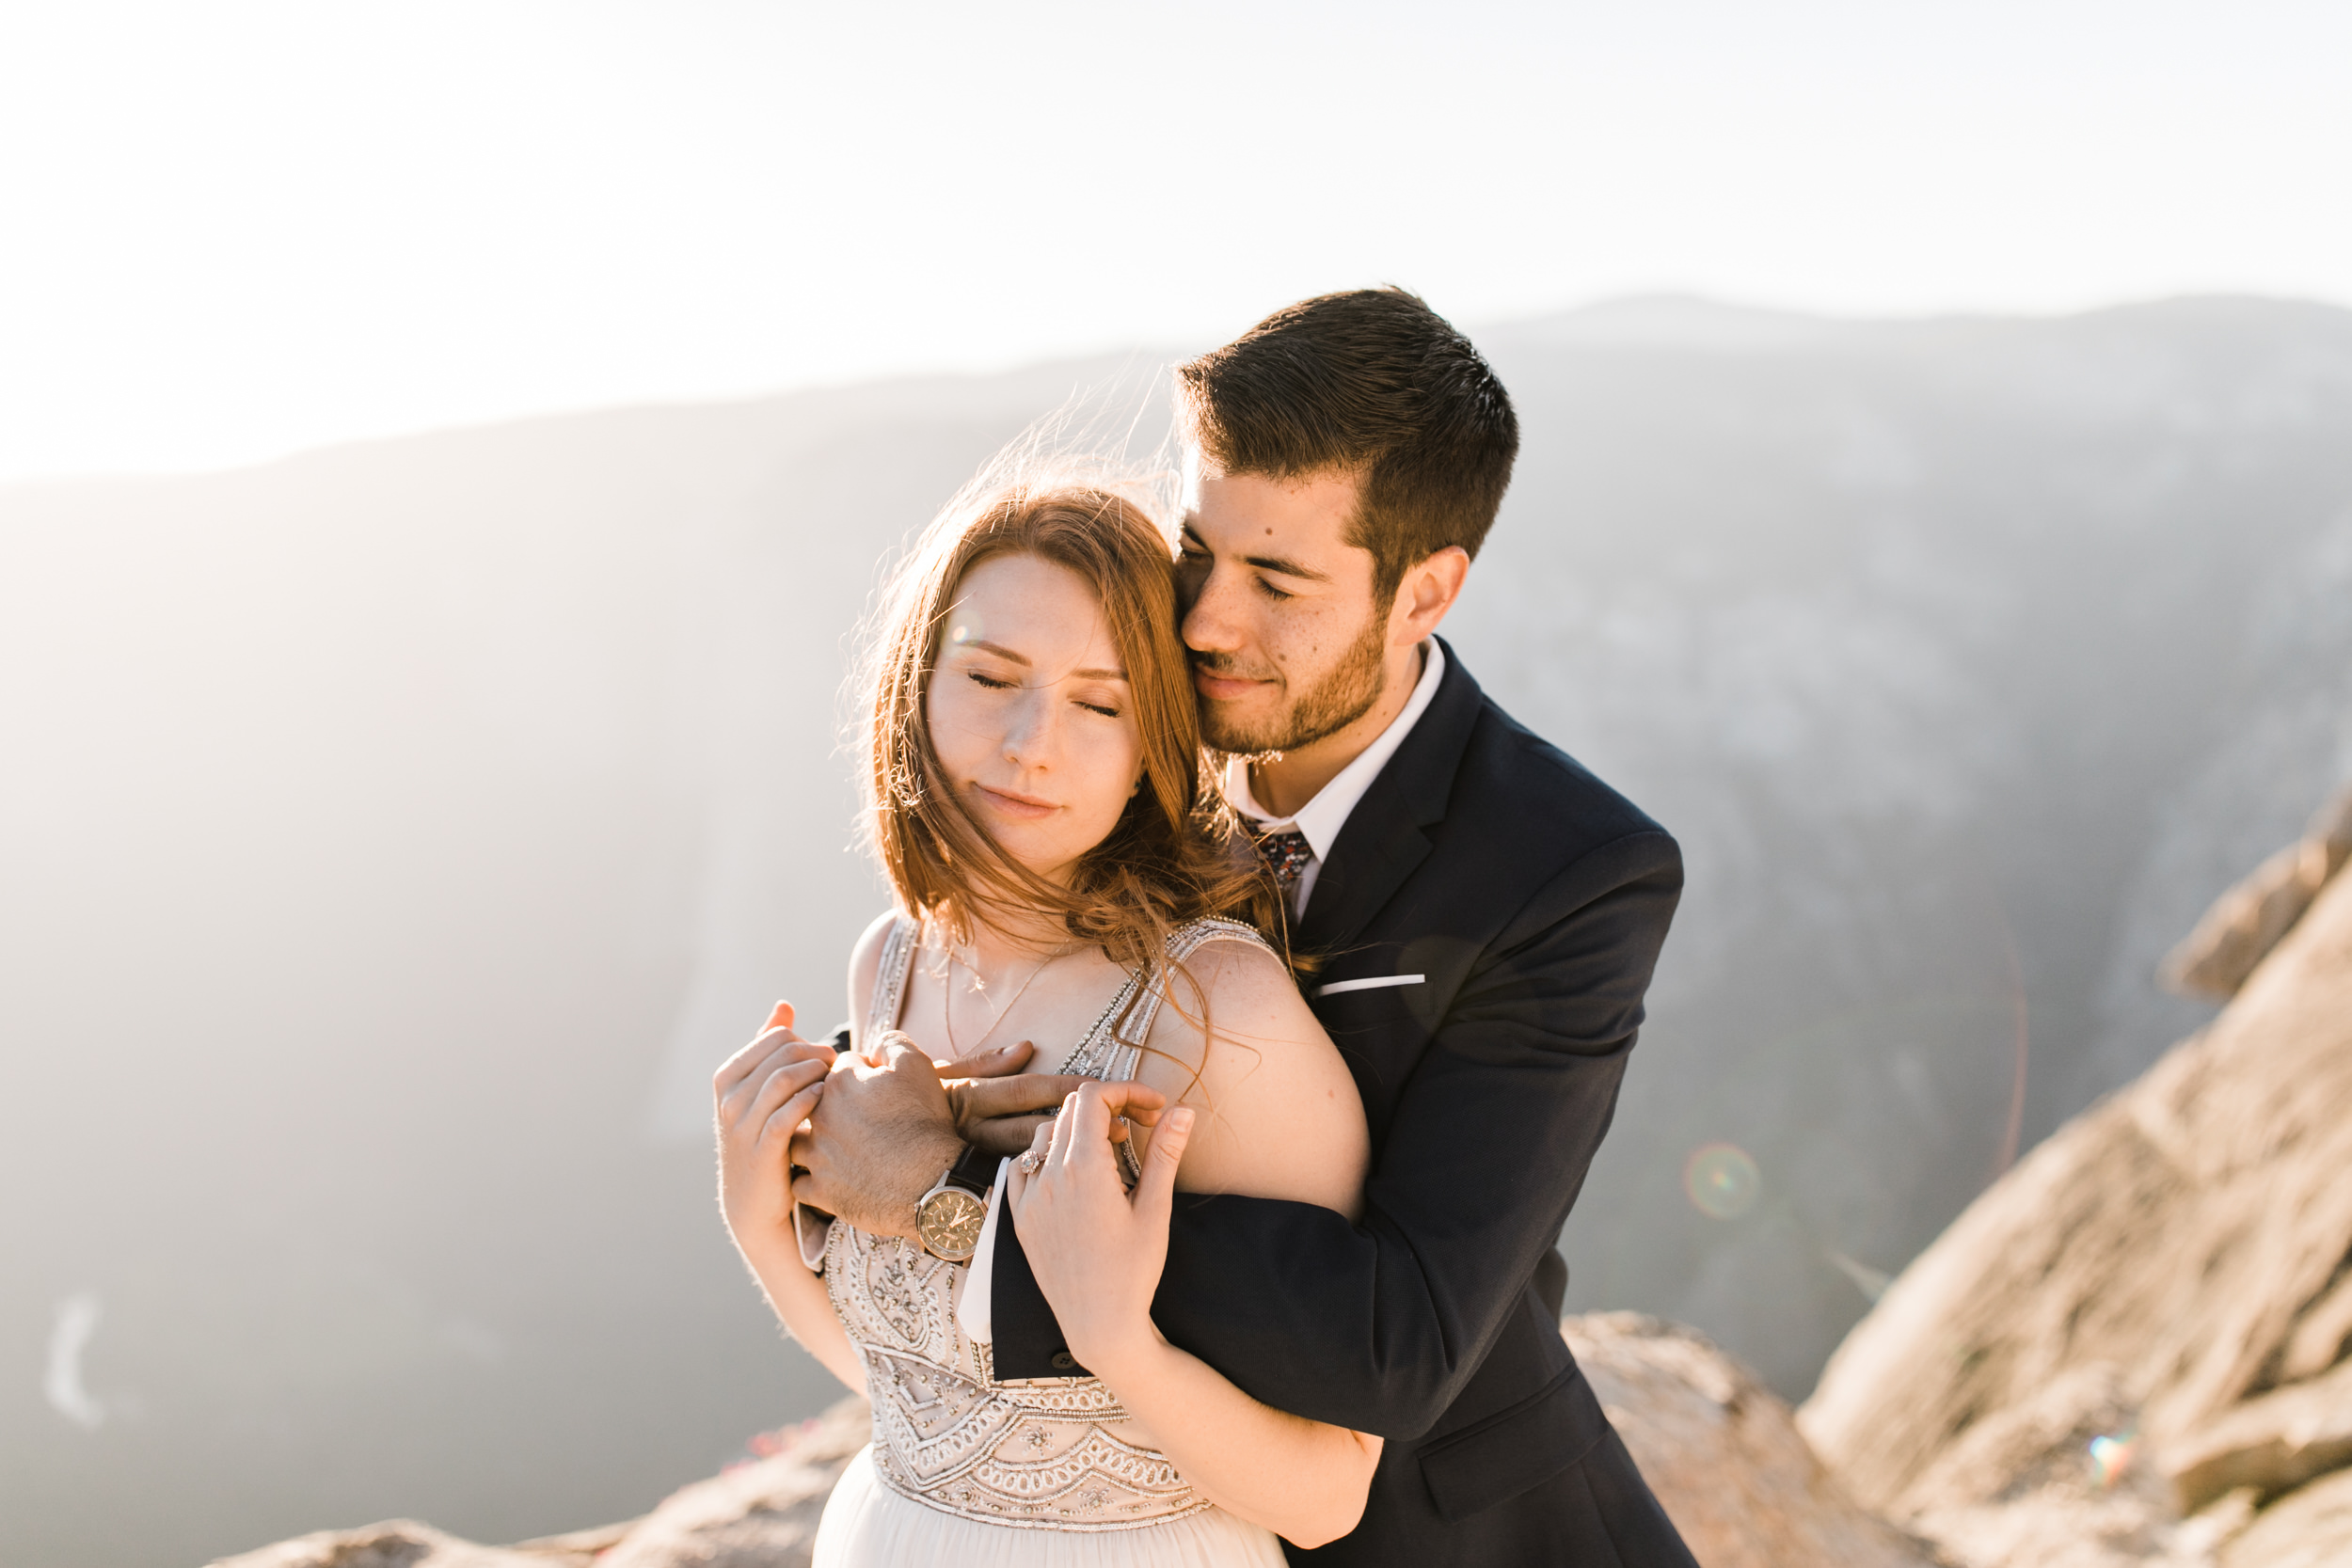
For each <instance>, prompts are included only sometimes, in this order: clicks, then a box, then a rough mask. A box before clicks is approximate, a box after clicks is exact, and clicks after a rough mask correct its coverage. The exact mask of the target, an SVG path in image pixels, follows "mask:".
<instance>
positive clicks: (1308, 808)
mask: <svg viewBox="0 0 2352 1568" xmlns="http://www.w3.org/2000/svg"><path fill="white" fill-rule="evenodd" d="M1444 673H1445V649H1444V648H1443V646H1441V645H1440V644H1439V643H1438V640H1437V639H1436V638H1434V637H1432V638H1430V639H1428V640H1427V641H1424V642H1422V669H1421V679H1420V680H1419V681H1417V682H1415V683H1414V685H1413V694H1412V696H1411V697H1409V698H1407V699H1406V704H1405V708H1404V711H1403V712H1401V713H1399V714H1398V715H1397V716H1396V717H1395V718H1394V719H1391V721H1389V727H1388V728H1387V729H1385V730H1382V731H1381V732H1380V734H1379V735H1378V736H1375V738H1374V740H1373V743H1372V744H1371V745H1369V746H1367V747H1365V748H1364V749H1363V750H1362V751H1360V752H1357V753H1356V756H1355V759H1354V760H1353V761H1351V762H1349V763H1348V765H1347V766H1346V767H1345V768H1341V769H1340V770H1339V771H1338V772H1337V773H1335V774H1333V775H1332V776H1331V782H1330V783H1329V784H1325V785H1324V786H1323V787H1322V788H1321V789H1319V790H1317V791H1315V795H1314V799H1313V800H1309V801H1308V802H1307V803H1306V804H1305V805H1303V806H1301V807H1299V808H1298V810H1297V811H1295V812H1294V813H1292V814H1291V815H1290V816H1287V817H1278V816H1275V815H1274V814H1273V813H1271V812H1269V811H1267V810H1266V809H1265V808H1264V807H1263V806H1261V805H1260V804H1258V801H1257V798H1256V797H1255V796H1253V795H1251V794H1250V793H1249V764H1248V761H1247V760H1245V759H1243V758H1241V757H1230V758H1228V759H1227V760H1226V764H1225V799H1226V801H1227V803H1229V804H1230V805H1232V808H1233V809H1234V810H1235V811H1237V812H1239V813H1241V814H1242V816H1246V817H1248V818H1249V819H1250V820H1251V821H1252V822H1253V823H1255V824H1256V825H1257V828H1258V831H1259V832H1288V831H1291V830H1294V829H1295V830H1296V831H1297V832H1300V833H1303V834H1304V835H1306V839H1307V847H1308V848H1310V849H1312V850H1313V851H1314V852H1315V859H1317V860H1319V861H1321V860H1328V859H1329V858H1330V856H1331V846H1332V845H1334V844H1336V843H1337V842H1339V836H1340V830H1341V829H1342V828H1343V827H1345V826H1346V825H1347V818H1348V814H1349V813H1351V812H1353V811H1354V810H1355V809H1356V802H1357V801H1359V800H1362V799H1363V798H1364V791H1366V790H1368V789H1370V788H1371V787H1372V781H1373V780H1375V779H1376V778H1378V777H1379V776H1380V769H1382V768H1386V767H1387V766H1388V765H1389V759H1390V758H1391V757H1392V756H1394V755H1396V749H1397V748H1398V747H1399V746H1402V745H1404V744H1405V737H1406V736H1407V735H1409V734H1411V733H1412V729H1413V725H1414V723H1415V722H1417V721H1419V720H1420V718H1421V716H1422V714H1423V713H1424V712H1426V711H1427V710H1428V707H1429V705H1430V703H1431V701H1432V700H1433V699H1435V698H1436V696H1437V695H1438V678H1439V677H1440V676H1442V675H1443V674H1444Z"/></svg>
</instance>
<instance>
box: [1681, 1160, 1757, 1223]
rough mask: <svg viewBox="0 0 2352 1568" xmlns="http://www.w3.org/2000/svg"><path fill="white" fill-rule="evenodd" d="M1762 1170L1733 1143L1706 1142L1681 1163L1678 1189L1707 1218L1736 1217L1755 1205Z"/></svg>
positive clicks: (1723, 1218)
mask: <svg viewBox="0 0 2352 1568" xmlns="http://www.w3.org/2000/svg"><path fill="white" fill-rule="evenodd" d="M1763 1187H1764V1173H1763V1172H1761V1171H1759V1170H1757V1169H1756V1162H1755V1161H1754V1160H1752V1159H1750V1158H1749V1157H1748V1151H1747V1150H1746V1149H1744V1148H1740V1146H1739V1145H1737V1144H1706V1145H1703V1146H1701V1147H1700V1148H1696V1149H1693V1150H1692V1154H1691V1158H1690V1159H1689V1160H1688V1161H1687V1162H1686V1163H1685V1164H1683V1167H1682V1190H1683V1191H1684V1192H1685V1193H1687V1194H1689V1195H1690V1198H1691V1202H1692V1204H1693V1205H1694V1206H1696V1208H1697V1209H1698V1212H1700V1213H1702V1214H1705V1215H1707V1216H1708V1218H1709V1219H1718V1220H1736V1219H1738V1218H1739V1217H1740V1215H1742V1214H1744V1213H1746V1212H1748V1211H1749V1210H1751V1209H1753V1208H1755V1207H1756V1195H1757V1194H1758V1193H1759V1192H1761V1191H1762V1190H1763Z"/></svg>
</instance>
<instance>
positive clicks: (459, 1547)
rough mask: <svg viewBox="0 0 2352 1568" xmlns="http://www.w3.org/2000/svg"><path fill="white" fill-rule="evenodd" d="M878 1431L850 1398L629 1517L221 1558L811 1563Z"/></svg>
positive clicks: (330, 1534) (347, 1539)
mask: <svg viewBox="0 0 2352 1568" xmlns="http://www.w3.org/2000/svg"><path fill="white" fill-rule="evenodd" d="M872 1433H873V1420H872V1418H871V1417H870V1416H869V1415H868V1413H867V1411H866V1402H865V1401H864V1400H862V1399H847V1400H843V1401H842V1402H840V1403H838V1404H836V1405H834V1407H833V1408H832V1409H830V1410H828V1411H826V1412H825V1413H824V1414H823V1415H822V1416H819V1417H817V1418H814V1419H812V1420H809V1421H804V1422H803V1423H802V1424H801V1425H800V1426H799V1427H797V1428H791V1429H787V1431H785V1432H782V1433H775V1434H773V1436H772V1437H771V1438H769V1439H767V1440H764V1441H763V1442H762V1443H761V1444H760V1445H759V1446H760V1447H762V1448H764V1449H771V1450H772V1451H771V1452H770V1453H768V1454H767V1456H766V1457H764V1458H761V1459H758V1460H756V1461H754V1462H752V1463H749V1464H744V1465H734V1466H731V1467H729V1468H728V1469H727V1470H725V1471H724V1472H723V1473H721V1474H720V1475H717V1476H714V1477H712V1478H711V1479H710V1480H708V1481H696V1482H695V1483H693V1484H692V1485H691V1486H687V1487H683V1488H681V1489H679V1490H678V1491H676V1492H674V1493H672V1494H671V1495H670V1497H668V1498H667V1499H665V1500H664V1501H663V1502H662V1503H661V1505H660V1507H658V1508H656V1509H655V1510H654V1511H653V1512H652V1513H648V1514H646V1515H645V1516H644V1518H642V1519H632V1520H629V1521H628V1522H627V1523H625V1524H618V1525H607V1526H604V1527H602V1528H596V1529H588V1530H580V1531H576V1532H574V1533H572V1534H569V1535H557V1536H548V1537H547V1538H545V1539H543V1540H538V1541H526V1542H523V1543H521V1544H518V1545H514V1546H483V1545H477V1544H474V1543H473V1542H470V1541H461V1540H458V1539H457V1538H456V1537H454V1536H451V1535H445V1534H443V1533H442V1532H441V1531H439V1530H437V1529H434V1528H430V1527H429V1526H425V1525H420V1524H415V1523H412V1522H410V1521H408V1520H395V1521H393V1522H391V1523H389V1524H380V1525H369V1526H366V1527H364V1528H359V1529H348V1530H322V1531H320V1532H318V1533H317V1534H315V1535H305V1536H301V1537H299V1538H297V1539H295V1540H293V1541H281V1542H279V1543H278V1544H277V1545H274V1546H264V1547H263V1548H262V1549H261V1550H260V1551H258V1552H247V1553H245V1554H243V1555H242V1556H238V1557H232V1558H225V1559H223V1560H220V1561H218V1562H216V1563H215V1564H214V1565H213V1568H590V1565H591V1564H594V1565H595V1568H806V1565H807V1563H808V1560H809V1547H810V1546H811V1544H814V1542H815V1541H816V1538H817V1521H818V1517H819V1516H820V1515H822V1514H823V1513H824V1511H825V1498H826V1497H827V1496H829V1495H830V1494H831V1493H832V1491H833V1483H834V1481H835V1480H836V1479H838V1478H839V1476H840V1474H841V1471H842V1468H843V1466H844V1465H847V1464H848V1463H849V1460H850V1456H851V1455H852V1454H854V1453H856V1452H857V1450H858V1449H861V1448H863V1447H864V1446H865V1444H866V1439H867V1438H868V1437H869V1436H871V1435H872Z"/></svg>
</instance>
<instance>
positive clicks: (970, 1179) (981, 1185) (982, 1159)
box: [942, 1144, 997, 1197]
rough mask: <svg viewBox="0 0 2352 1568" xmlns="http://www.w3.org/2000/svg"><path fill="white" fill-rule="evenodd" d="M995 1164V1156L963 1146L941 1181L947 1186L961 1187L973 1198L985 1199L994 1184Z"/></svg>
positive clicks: (967, 1145) (969, 1145) (972, 1147)
mask: <svg viewBox="0 0 2352 1568" xmlns="http://www.w3.org/2000/svg"><path fill="white" fill-rule="evenodd" d="M996 1164H997V1160H996V1156H995V1155H993V1154H983V1153H981V1152H980V1150H979V1149H978V1148H976V1147H975V1146H973V1145H971V1144H965V1145H964V1146H963V1152H962V1153H961V1154H959V1155H957V1156H956V1163H955V1164H952V1165H949V1166H948V1167H947V1174H946V1176H945V1177H944V1178H942V1180H943V1181H945V1182H946V1184H947V1185H949V1186H955V1187H961V1188H962V1189H963V1190H964V1191H965V1192H967V1193H970V1194H971V1195H972V1196H975V1197H986V1196H988V1190H989V1188H991V1187H992V1186H994V1185H995V1183H996Z"/></svg>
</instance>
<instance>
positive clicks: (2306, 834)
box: [2161, 789, 2352, 1001]
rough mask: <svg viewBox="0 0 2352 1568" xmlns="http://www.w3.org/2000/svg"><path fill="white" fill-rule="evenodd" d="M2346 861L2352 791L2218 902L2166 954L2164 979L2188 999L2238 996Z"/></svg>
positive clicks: (2351, 841)
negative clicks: (2293, 841)
mask: <svg viewBox="0 0 2352 1568" xmlns="http://www.w3.org/2000/svg"><path fill="white" fill-rule="evenodd" d="M2347 858H2352V789H2345V790H2344V791H2343V792H2342V793H2341V794H2339V795H2337V796H2336V798H2335V799H2334V800H2330V801H2328V804H2326V805H2325V806H2322V807H2321V808H2320V809H2319V813H2318V815H2317V816H2313V817H2312V822H2311V826H2310V827H2308V828H2306V829H2304V830H2303V836H2302V837H2301V838H2299V839H2297V840H2296V842H2295V843H2293V844H2290V845H2288V846H2287V847H2285V848H2283V849H2281V850H2280V851H2279V852H2278V853H2277V854H2275V855H2273V856H2271V857H2270V858H2269V859H2268V860H2266V861H2265V862H2263V863H2262V864H2261V865H2259V866H2257V867H2256V868H2255V869H2254V872H2253V874H2252V875H2250V876H2249V877H2247V878H2246V879H2244V880H2243V881H2241V882H2239V883H2238V884H2237V885H2236V886H2235V887H2233V888H2232V889H2231V890H2230V891H2229V892H2227V893H2225V894H2223V895H2221V896H2220V897H2219V898H2217V899H2216V900H2215V901H2214V906H2213V908H2212V909H2210V910H2207V911H2205V917H2204V918H2203V919H2202V920H2200V921H2199V922H2198V923H2197V928H2196V929H2195V930H2193V931H2191V932H2189V934H2188V935H2187V936H2186V937H2185V938H2183V939H2182V942H2181V944H2180V945H2179V946H2178V947H2175V948H2174V949H2172V951H2171V952H2170V953H2169V954H2167V955H2166V956H2165V960H2164V965H2163V969H2162V971H2161V974H2162V978H2163V980H2164V983H2165V984H2166V985H2167V986H2169V987H2170V988H2171V989H2172V990H2176V991H2179V992H2181V993H2182V994H2183V995H2185V996H2210V997H2215V998H2218V999H2221V1000H2225V1001H2226V1000H2227V999H2228V998H2230V997H2233V996H2235V995H2236V994H2237V992H2238V988H2239V987H2241V986H2243V985H2244V984H2246V978H2247V976H2248V975H2249V974H2253V973H2254V966H2255V965H2256V964H2259V963H2261V962H2262V961H2263V959H2264V958H2265V957H2266V956H2268V954H2269V952H2270V950H2271V949H2272V948H2273V947H2276V946H2277V945H2279V939H2280V938H2281V937H2283V936H2285V935H2286V934H2287V932H2288V931H2289V930H2291V929H2292V928H2293V927H2294V926H2295V923H2296V921H2298V920H2300V919H2302V918H2303V911H2305V910H2308V909H2310V908H2311V907H2312V899H2314V898H2317V897H2318V896H2319V890H2320V889H2321V888H2323V887H2325V886H2326V885H2327V884H2328V879H2329V878H2331V877H2333V876H2334V875H2335V874H2336V873H2337V872H2338V871H2340V870H2342V869H2343V867H2344V861H2345V860H2346V859H2347Z"/></svg>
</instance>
